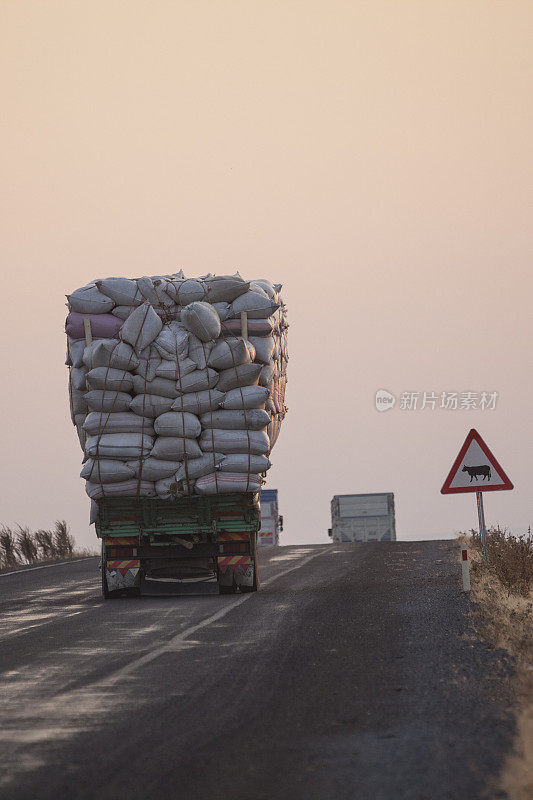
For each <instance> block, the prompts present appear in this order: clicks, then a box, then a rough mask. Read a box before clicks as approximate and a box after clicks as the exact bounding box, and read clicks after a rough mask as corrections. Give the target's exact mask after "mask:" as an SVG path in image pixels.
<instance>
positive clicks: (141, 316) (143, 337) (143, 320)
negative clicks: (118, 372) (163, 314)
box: [119, 303, 163, 351]
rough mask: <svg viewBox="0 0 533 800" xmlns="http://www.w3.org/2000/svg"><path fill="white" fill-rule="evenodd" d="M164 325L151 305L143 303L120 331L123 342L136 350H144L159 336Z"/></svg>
mask: <svg viewBox="0 0 533 800" xmlns="http://www.w3.org/2000/svg"><path fill="white" fill-rule="evenodd" d="M162 327H163V323H162V322H161V319H160V317H158V316H157V314H156V313H155V311H154V309H153V308H152V306H151V305H149V303H143V304H142V305H140V306H138V308H136V309H135V311H133V313H132V314H130V316H129V317H128V319H127V320H126V322H125V323H124V325H123V326H122V328H121V329H120V331H119V335H120V338H121V339H122V341H123V342H128V343H129V344H131V346H132V347H134V348H135V350H138V351H140V350H144V348H145V347H148V345H149V344H151V343H152V342H153V341H154V339H155V338H156V337H157V336H158V335H159V332H160V331H161V328H162Z"/></svg>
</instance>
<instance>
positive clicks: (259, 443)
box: [200, 428, 270, 456]
mask: <svg viewBox="0 0 533 800" xmlns="http://www.w3.org/2000/svg"><path fill="white" fill-rule="evenodd" d="M200 447H201V448H202V450H203V451H204V453H207V452H209V451H210V450H213V451H214V452H216V453H252V454H253V455H256V456H262V455H264V454H265V453H268V451H269V449H270V441H269V439H268V436H267V434H266V433H265V432H264V431H225V430H220V429H219V428H212V429H211V430H205V431H202V435H201V436H200Z"/></svg>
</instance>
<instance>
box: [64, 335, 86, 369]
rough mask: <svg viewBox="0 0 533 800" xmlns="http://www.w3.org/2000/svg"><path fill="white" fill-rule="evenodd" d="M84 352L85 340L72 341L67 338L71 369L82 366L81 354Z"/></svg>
mask: <svg viewBox="0 0 533 800" xmlns="http://www.w3.org/2000/svg"><path fill="white" fill-rule="evenodd" d="M84 350H85V339H72V338H71V337H70V336H67V353H68V360H69V361H70V364H71V366H73V367H82V366H83V352H84Z"/></svg>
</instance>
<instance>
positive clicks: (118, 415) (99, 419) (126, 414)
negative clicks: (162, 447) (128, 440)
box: [83, 411, 154, 436]
mask: <svg viewBox="0 0 533 800" xmlns="http://www.w3.org/2000/svg"><path fill="white" fill-rule="evenodd" d="M153 422H154V421H153V419H149V418H147V417H139V416H138V415H137V414H134V413H133V412H132V411H118V412H107V413H106V412H105V411H104V412H102V411H91V412H90V414H87V416H86V417H85V422H84V423H83V430H85V431H87V433H88V434H89V435H90V436H95V435H96V434H98V433H140V432H141V431H143V432H144V433H147V434H148V435H149V436H153V435H154V427H153Z"/></svg>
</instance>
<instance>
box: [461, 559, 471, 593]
mask: <svg viewBox="0 0 533 800" xmlns="http://www.w3.org/2000/svg"><path fill="white" fill-rule="evenodd" d="M461 568H462V571H463V592H469V591H470V562H469V561H468V550H466V548H465V549H463V550H461Z"/></svg>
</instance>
